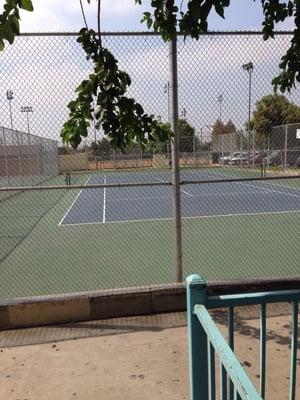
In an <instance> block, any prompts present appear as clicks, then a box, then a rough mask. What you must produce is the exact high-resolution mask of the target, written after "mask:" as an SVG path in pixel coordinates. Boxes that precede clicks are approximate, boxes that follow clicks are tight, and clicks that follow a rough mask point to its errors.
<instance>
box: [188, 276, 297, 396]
mask: <svg viewBox="0 0 300 400" xmlns="http://www.w3.org/2000/svg"><path fill="white" fill-rule="evenodd" d="M286 287H290V290H284V289H286ZM223 293H225V294H223ZM299 300H300V279H297V278H295V279H292V280H288V281H285V280H284V279H281V280H273V281H272V279H269V280H265V281H264V280H260V281H258V280H252V281H250V280H249V281H238V282H233V283H232V282H227V283H223V284H217V285H216V287H214V283H211V284H207V283H206V282H205V280H204V279H203V278H201V277H200V276H199V275H191V276H189V277H188V278H187V311H188V334H189V361H190V399H191V400H207V399H210V400H213V399H215V398H216V377H215V354H216V355H218V356H219V358H220V362H221V366H220V369H221V372H220V396H221V398H222V400H224V399H226V400H227V399H229V400H231V399H233V398H234V399H236V398H237V399H243V400H244V399H249V400H250V399H251V400H252V399H264V398H265V394H266V387H267V380H266V376H267V371H266V340H267V335H266V305H267V304H269V303H280V302H290V303H291V317H292V329H291V342H290V343H291V351H290V358H291V364H290V365H291V366H290V377H289V381H290V383H289V388H287V393H288V392H289V399H290V400H295V399H296V372H297V340H298V302H299ZM246 305H259V308H260V346H259V347H260V354H259V377H260V384H259V390H256V389H255V388H254V386H253V384H252V382H251V381H250V380H249V378H248V376H247V375H246V373H245V371H244V370H243V368H242V367H241V365H240V362H239V361H238V360H237V358H236V356H235V355H234V342H235V340H234V312H235V307H241V306H246ZM215 308H227V310H228V311H227V314H228V321H227V325H228V342H227V343H226V342H225V339H224V338H223V336H222V335H221V333H220V332H219V330H218V328H217V326H216V325H215V323H214V322H213V320H212V318H211V316H210V315H209V313H208V311H207V310H208V309H215ZM258 393H259V394H258Z"/></svg>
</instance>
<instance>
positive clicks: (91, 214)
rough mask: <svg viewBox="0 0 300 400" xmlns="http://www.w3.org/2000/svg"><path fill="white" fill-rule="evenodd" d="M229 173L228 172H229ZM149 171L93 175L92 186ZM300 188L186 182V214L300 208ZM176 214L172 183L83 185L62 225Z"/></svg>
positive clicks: (140, 178) (135, 179)
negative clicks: (119, 186)
mask: <svg viewBox="0 0 300 400" xmlns="http://www.w3.org/2000/svg"><path fill="white" fill-rule="evenodd" d="M221 176H222V177H223V178H224V176H223V175H221V174H215V173H214V174H209V173H203V172H199V171H198V172H197V171H194V172H193V171H192V172H188V173H187V172H186V173H183V175H182V180H199V179H203V180H205V179H212V178H218V177H221ZM227 177H228V176H227ZM148 179H150V180H151V181H153V182H155V181H156V182H164V181H165V182H168V181H170V180H171V175H170V174H167V173H165V174H159V175H158V174H155V173H153V174H148ZM144 181H145V175H144V174H138V173H136V174H135V175H134V176H132V177H130V178H129V177H128V176H124V175H122V174H114V175H108V176H107V175H103V176H97V175H95V176H91V177H89V178H88V179H87V180H86V183H87V184H90V185H97V184H99V185H106V184H107V185H109V184H113V185H114V184H122V183H123V184H126V183H142V182H144ZM299 199H300V190H299V189H298V188H295V187H282V184H280V183H278V182H277V183H276V182H271V183H270V182H260V181H257V182H256V181H254V182H252V181H250V182H230V183H228V182H226V183H219V182H218V183H215V184H211V183H210V184H194V185H191V184H190V185H182V187H181V200H182V216H183V218H197V217H199V218H201V217H218V216H219V217H224V216H231V215H243V214H265V213H272V214H274V213H283V212H298V211H300V201H299ZM170 218H172V188H171V187H169V186H164V187H162V186H152V187H121V188H106V187H105V188H100V189H94V188H91V189H83V190H81V191H80V192H79V193H78V194H77V196H76V197H75V199H74V201H73V202H72V204H71V206H70V208H69V209H68V210H67V212H66V213H65V215H64V216H63V218H62V220H61V221H60V223H59V225H77V224H97V223H103V224H104V223H121V222H130V221H140V222H141V221H145V223H146V222H147V221H148V220H160V219H170Z"/></svg>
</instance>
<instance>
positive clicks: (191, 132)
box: [148, 119, 198, 154]
mask: <svg viewBox="0 0 300 400" xmlns="http://www.w3.org/2000/svg"><path fill="white" fill-rule="evenodd" d="M163 125H164V126H165V129H167V130H169V132H170V133H171V127H170V124H169V123H164V124H163ZM178 136H179V151H180V152H188V153H191V152H193V150H194V140H198V138H197V137H196V135H195V129H194V128H193V127H192V126H191V125H190V124H189V123H188V121H187V120H186V119H179V121H178ZM148 150H149V151H151V152H153V153H160V154H166V153H167V152H168V150H170V145H169V148H168V143H166V142H153V143H151V144H150V146H149V147H148Z"/></svg>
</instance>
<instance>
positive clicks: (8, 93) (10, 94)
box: [6, 89, 14, 130]
mask: <svg viewBox="0 0 300 400" xmlns="http://www.w3.org/2000/svg"><path fill="white" fill-rule="evenodd" d="M6 97H7V100H8V105H9V116H10V127H11V130H13V119H12V109H11V101H12V99H13V98H14V92H13V91H12V90H10V89H9V90H7V91H6Z"/></svg>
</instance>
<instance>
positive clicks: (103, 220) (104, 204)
mask: <svg viewBox="0 0 300 400" xmlns="http://www.w3.org/2000/svg"><path fill="white" fill-rule="evenodd" d="M104 185H106V175H104ZM105 213H106V187H105V188H103V213H102V214H103V218H102V223H103V224H105Z"/></svg>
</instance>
